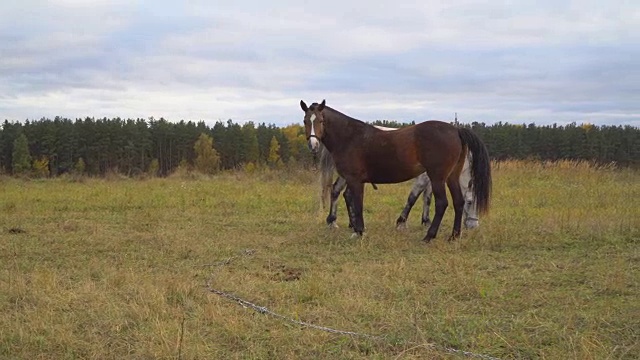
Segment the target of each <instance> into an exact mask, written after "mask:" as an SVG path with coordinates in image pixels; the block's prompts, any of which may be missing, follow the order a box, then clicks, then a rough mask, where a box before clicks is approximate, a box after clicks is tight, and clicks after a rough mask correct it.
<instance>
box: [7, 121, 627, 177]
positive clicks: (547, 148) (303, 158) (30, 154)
mask: <svg viewBox="0 0 640 360" xmlns="http://www.w3.org/2000/svg"><path fill="white" fill-rule="evenodd" d="M373 124H376V125H382V126H387V127H402V126H407V125H410V124H407V123H398V122H395V121H388V120H379V121H375V122H373ZM460 126H465V127H469V128H471V129H472V130H473V131H475V132H476V133H477V134H478V135H479V136H480V137H481V138H482V139H483V141H484V142H485V144H486V145H487V148H488V150H489V154H490V155H491V157H492V158H494V159H499V160H502V159H526V158H534V159H539V160H559V159H576V160H590V161H595V162H600V163H611V162H615V163H617V164H619V165H621V166H631V167H640V129H639V128H637V127H632V126H628V125H627V126H608V125H603V126H595V125H590V124H582V125H576V124H575V123H572V124H569V125H565V126H558V125H556V124H554V125H546V126H536V125H535V124H529V125H524V124H522V125H518V124H509V123H502V122H499V123H496V124H492V125H486V124H484V123H477V122H474V123H472V124H462V125H460ZM314 163H315V159H314V157H313V155H312V154H311V153H310V152H309V150H308V149H307V143H306V138H305V135H304V127H303V126H302V125H301V124H292V125H288V126H285V127H277V126H276V125H274V124H266V123H260V124H255V123H253V122H246V123H244V124H242V125H241V124H238V123H234V122H233V121H232V120H228V121H226V122H222V121H218V122H216V123H215V124H214V125H213V126H208V125H207V124H206V123H205V122H203V121H200V122H193V121H179V122H170V121H167V120H165V119H163V118H160V119H154V118H149V119H126V120H125V119H121V118H112V119H108V118H102V119H95V118H89V117H87V118H84V119H74V120H72V119H67V118H60V117H56V118H54V119H46V118H43V119H40V120H35V121H25V122H9V121H8V120H5V121H4V123H3V124H2V128H1V129H0V173H4V174H14V175H29V176H57V175H60V174H63V173H68V172H71V173H77V174H84V175H90V176H103V175H106V174H108V173H117V174H124V175H127V176H137V175H140V174H149V175H153V176H155V175H158V176H166V175H169V174H171V173H172V172H174V171H176V170H177V169H178V168H187V169H196V170H198V171H201V172H206V173H213V172H215V171H218V170H225V169H238V168H246V169H253V168H256V167H272V168H284V167H294V166H295V167H299V166H302V167H309V166H313V164H314Z"/></svg>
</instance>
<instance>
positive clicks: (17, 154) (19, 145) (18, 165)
mask: <svg viewBox="0 0 640 360" xmlns="http://www.w3.org/2000/svg"><path fill="white" fill-rule="evenodd" d="M11 158H12V159H13V162H12V164H11V165H12V167H13V174H14V175H24V174H27V173H28V172H29V170H30V169H31V154H30V152H29V142H28V140H27V136H26V135H25V134H20V136H18V138H17V139H16V140H15V141H14V142H13V153H12V156H11Z"/></svg>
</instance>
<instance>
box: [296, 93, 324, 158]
mask: <svg viewBox="0 0 640 360" xmlns="http://www.w3.org/2000/svg"><path fill="white" fill-rule="evenodd" d="M324 105H325V101H324V100H322V102H321V103H320V104H318V103H313V104H311V106H309V107H307V104H305V103H304V101H302V100H300V107H301V108H302V111H304V132H305V135H306V137H307V143H308V145H309V149H310V150H311V151H312V152H314V153H315V152H316V151H318V149H319V148H320V140H322V137H323V136H324V114H323V113H322V110H324Z"/></svg>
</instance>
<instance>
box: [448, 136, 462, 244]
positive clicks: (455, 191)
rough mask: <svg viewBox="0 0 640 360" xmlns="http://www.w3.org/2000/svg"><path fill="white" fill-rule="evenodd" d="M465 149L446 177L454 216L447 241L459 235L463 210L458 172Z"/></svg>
mask: <svg viewBox="0 0 640 360" xmlns="http://www.w3.org/2000/svg"><path fill="white" fill-rule="evenodd" d="M466 154H467V149H466V148H463V151H462V153H461V154H460V158H459V159H458V163H457V164H456V167H455V168H454V169H453V172H452V173H451V174H450V175H449V177H448V178H447V186H448V187H449V193H450V194H451V200H452V201H453V210H454V212H455V217H454V220H453V232H452V233H451V237H450V238H449V241H451V240H454V239H457V238H459V237H460V231H461V227H462V214H463V212H464V196H463V194H462V188H461V187H460V174H461V173H462V168H463V167H464V162H465V160H466Z"/></svg>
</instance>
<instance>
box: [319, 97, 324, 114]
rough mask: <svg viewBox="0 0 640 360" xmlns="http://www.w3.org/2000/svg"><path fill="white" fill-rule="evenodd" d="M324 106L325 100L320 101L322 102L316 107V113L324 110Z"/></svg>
mask: <svg viewBox="0 0 640 360" xmlns="http://www.w3.org/2000/svg"><path fill="white" fill-rule="evenodd" d="M324 105H325V100H324V99H322V102H321V103H320V105H318V111H322V110H324Z"/></svg>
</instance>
